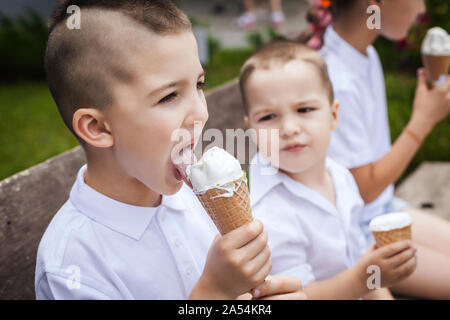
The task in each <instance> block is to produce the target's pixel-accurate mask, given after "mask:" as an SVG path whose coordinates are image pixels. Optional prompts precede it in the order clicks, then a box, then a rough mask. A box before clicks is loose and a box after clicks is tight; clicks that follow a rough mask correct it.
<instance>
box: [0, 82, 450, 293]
mask: <svg viewBox="0 0 450 320" xmlns="http://www.w3.org/2000/svg"><path fill="white" fill-rule="evenodd" d="M206 99H207V101H208V109H209V114H210V117H209V121H208V123H207V126H206V128H205V129H208V128H218V129H220V130H221V132H222V133H223V134H225V129H226V128H243V127H244V122H243V109H242V102H241V99H240V93H239V89H238V86H237V82H236V81H232V82H230V83H227V84H225V85H223V86H221V87H219V88H216V89H213V90H211V91H208V92H207V94H206ZM208 145H209V143H205V144H204V145H203V149H204V148H205V147H207V146H208ZM251 156H252V155H248V158H250V157H251ZM85 161H86V160H85V157H84V153H83V150H82V149H81V147H77V148H74V149H72V150H70V151H68V152H65V153H63V154H61V155H59V156H57V157H54V158H52V159H49V160H47V161H46V162H44V163H42V164H39V165H37V166H35V167H32V168H30V169H28V170H26V171H23V172H21V173H19V174H16V175H14V176H12V177H10V178H8V179H5V180H3V181H1V182H0V244H1V249H0V250H1V251H0V252H1V254H0V300H1V299H34V297H35V295H34V271H35V262H36V253H37V248H38V244H39V241H40V239H41V237H42V235H43V233H44V231H45V229H46V227H47V226H48V224H49V222H50V220H51V219H52V217H53V216H54V214H55V213H56V212H57V210H58V209H59V208H60V207H61V205H62V204H63V203H64V202H65V201H66V200H67V198H68V196H69V192H70V188H71V186H72V184H73V182H74V181H75V178H76V173H77V171H78V169H79V168H80V167H81V166H82V165H83V164H84V163H85ZM244 168H246V166H244ZM449 178H450V165H449V164H446V163H437V164H435V163H425V164H423V165H422V166H421V167H420V168H419V169H418V170H417V171H416V172H415V173H414V174H412V175H411V176H410V177H409V178H408V179H407V180H406V181H405V182H404V183H403V184H402V185H401V186H400V187H399V188H398V191H397V195H398V196H399V197H402V198H404V199H405V200H408V201H409V202H410V203H412V204H413V205H421V204H422V203H423V202H432V203H433V204H434V205H435V210H436V211H437V212H438V213H439V215H442V216H445V217H447V218H450V215H449V208H450V203H449V201H450V194H449V190H450V188H449V184H450V179H449Z"/></svg>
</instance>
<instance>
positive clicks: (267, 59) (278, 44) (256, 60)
mask: <svg viewBox="0 0 450 320" xmlns="http://www.w3.org/2000/svg"><path fill="white" fill-rule="evenodd" d="M294 60H299V61H304V62H307V63H310V64H312V65H314V66H315V67H316V68H317V71H318V72H319V75H320V79H321V81H322V84H323V86H324V90H325V91H326V93H327V94H328V98H329V101H330V103H333V101H334V93H333V86H332V84H331V80H330V77H329V76H328V70H327V65H326V63H325V61H324V60H323V58H322V57H321V56H320V54H319V53H318V52H317V51H315V50H314V49H311V48H309V47H307V46H306V45H304V44H301V43H299V42H297V41H293V40H288V39H284V38H277V39H274V40H273V41H271V42H269V43H267V44H265V45H263V46H262V47H260V48H259V49H257V50H256V51H255V52H254V53H253V54H252V55H251V56H250V58H249V59H248V60H247V61H246V62H245V63H244V65H243V66H242V68H241V73H240V77H239V87H240V90H241V96H242V100H243V103H244V109H245V113H246V114H247V115H248V111H249V105H248V100H247V96H246V92H245V88H246V85H247V83H248V79H249V78H250V76H251V75H252V73H253V72H254V71H255V70H267V69H269V68H270V67H271V66H273V64H281V65H285V64H287V63H288V62H290V61H294Z"/></svg>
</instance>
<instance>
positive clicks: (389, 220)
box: [369, 212, 412, 248]
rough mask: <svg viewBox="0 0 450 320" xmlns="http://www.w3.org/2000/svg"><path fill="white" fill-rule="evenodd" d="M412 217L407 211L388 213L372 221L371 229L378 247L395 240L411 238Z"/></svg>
mask: <svg viewBox="0 0 450 320" xmlns="http://www.w3.org/2000/svg"><path fill="white" fill-rule="evenodd" d="M411 225H412V218H411V216H410V215H409V214H407V213H406V212H394V213H387V214H383V215H381V216H378V217H376V218H374V219H372V221H371V222H370V225H369V230H370V231H372V234H373V236H374V238H375V241H376V246H377V247H378V248H380V247H383V246H385V245H388V244H391V243H393V242H397V241H402V240H411Z"/></svg>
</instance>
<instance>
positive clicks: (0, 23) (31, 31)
mask: <svg viewBox="0 0 450 320" xmlns="http://www.w3.org/2000/svg"><path fill="white" fill-rule="evenodd" d="M47 37H48V27H47V25H46V23H45V21H44V19H43V18H41V16H40V15H39V14H37V13H36V12H35V11H31V10H28V11H26V12H25V13H24V14H23V15H22V16H19V17H17V18H14V19H13V18H10V17H7V16H5V15H3V14H1V13H0V70H1V73H0V81H6V80H8V81H11V80H23V79H41V80H42V79H45V72H44V55H45V47H46V44H47Z"/></svg>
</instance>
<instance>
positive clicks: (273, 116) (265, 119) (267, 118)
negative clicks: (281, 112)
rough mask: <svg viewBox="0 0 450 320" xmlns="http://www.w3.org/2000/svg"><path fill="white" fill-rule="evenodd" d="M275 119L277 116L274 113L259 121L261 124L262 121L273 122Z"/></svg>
mask: <svg viewBox="0 0 450 320" xmlns="http://www.w3.org/2000/svg"><path fill="white" fill-rule="evenodd" d="M273 118H275V115H274V114H273V113H271V114H269V115H267V116H264V117H262V118H261V119H259V121H260V122H261V121H268V120H272V119H273Z"/></svg>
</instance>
